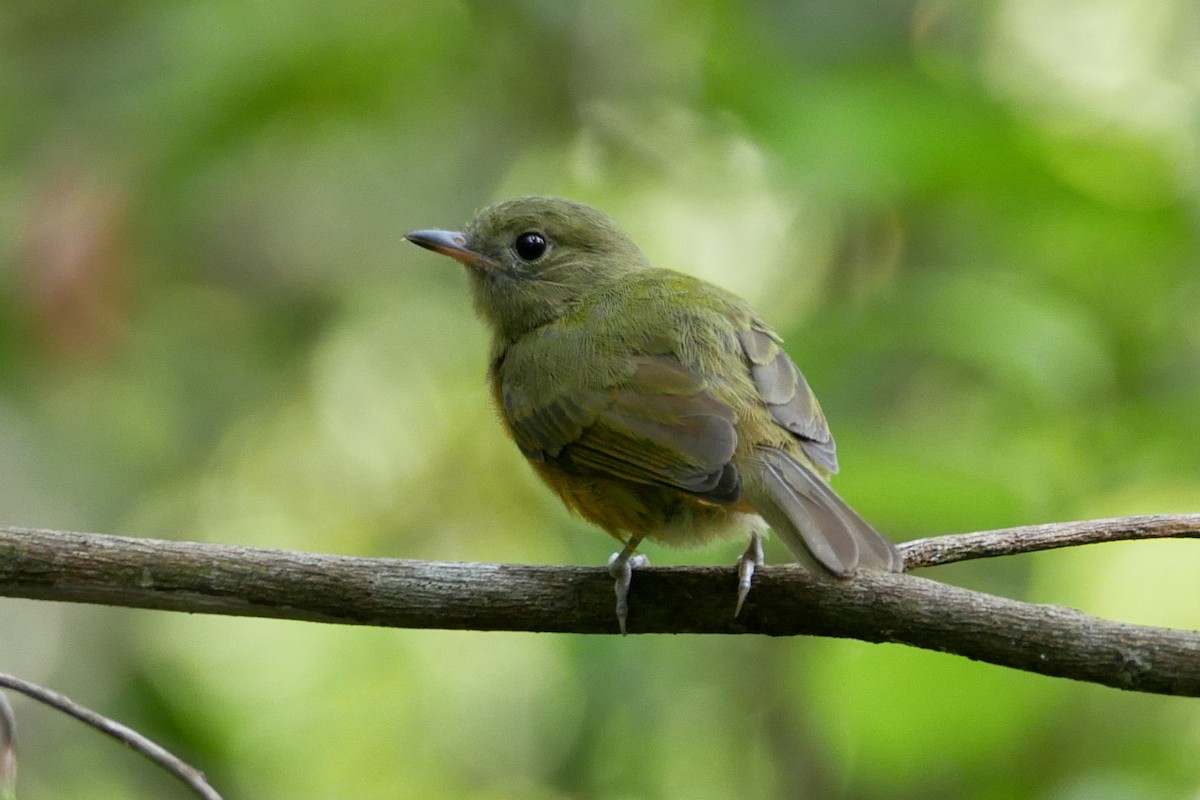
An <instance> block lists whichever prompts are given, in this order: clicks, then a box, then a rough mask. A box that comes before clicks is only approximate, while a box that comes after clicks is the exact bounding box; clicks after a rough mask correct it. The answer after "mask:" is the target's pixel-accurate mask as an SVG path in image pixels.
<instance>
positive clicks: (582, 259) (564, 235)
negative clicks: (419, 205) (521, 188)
mask: <svg viewBox="0 0 1200 800" xmlns="http://www.w3.org/2000/svg"><path fill="white" fill-rule="evenodd" d="M405 238H406V239H408V240H409V241H410V242H412V243H413V244H418V245H420V246H421V247H425V248H428V249H430V250H433V251H435V252H438V253H442V254H444V255H448V256H450V257H451V258H454V259H455V260H457V261H460V262H462V263H463V264H465V265H466V266H467V274H468V275H469V276H470V280H471V289H472V292H473V294H474V297H475V306H476V308H477V309H478V310H479V313H480V314H481V315H482V316H483V317H484V318H485V319H486V320H487V321H488V322H489V323H491V325H492V327H493V329H494V330H495V332H496V333H497V334H498V335H500V336H502V337H504V338H507V339H515V338H517V337H519V336H521V335H522V334H523V333H526V332H528V331H530V330H533V329H534V328H537V327H539V326H541V325H544V324H546V323H547V322H550V321H552V320H555V319H558V318H559V317H561V316H563V315H564V314H567V313H569V312H570V311H571V310H572V309H573V308H574V307H575V306H576V305H577V304H578V302H579V301H580V299H581V298H582V297H583V296H585V295H586V294H588V293H589V292H590V291H591V290H593V289H594V288H596V287H597V286H600V285H601V284H603V283H605V282H606V281H609V280H612V279H615V278H618V277H620V276H621V275H623V274H626V273H629V272H633V271H637V270H642V269H647V268H648V267H649V266H650V264H649V262H647V260H646V257H645V256H644V255H643V254H642V251H641V250H639V249H638V246H637V245H636V244H634V243H633V240H632V239H630V238H629V236H627V235H626V234H625V232H624V231H623V230H621V228H620V227H619V226H618V225H617V223H615V222H613V220H612V219H611V218H609V217H608V216H607V215H605V214H603V213H602V212H600V211H597V210H596V209H594V208H592V207H591V206H586V205H584V204H582V203H576V202H573V201H571V200H564V199H562V198H558V197H521V198H517V199H516V200H507V201H505V202H502V203H497V204H496V205H492V206H488V207H487V208H485V209H483V210H482V211H480V212H479V213H478V214H476V215H475V218H474V219H473V220H471V222H470V223H469V224H468V225H467V227H466V229H465V230H463V231H443V230H420V231H413V232H412V233H409V234H407V235H406V236H405Z"/></svg>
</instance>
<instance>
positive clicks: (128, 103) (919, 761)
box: [0, 0, 1200, 800]
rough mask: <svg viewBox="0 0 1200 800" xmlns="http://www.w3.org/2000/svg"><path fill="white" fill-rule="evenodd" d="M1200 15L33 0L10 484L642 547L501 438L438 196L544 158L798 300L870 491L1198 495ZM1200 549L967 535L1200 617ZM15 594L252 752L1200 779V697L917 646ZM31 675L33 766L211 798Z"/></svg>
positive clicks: (614, 777)
mask: <svg viewBox="0 0 1200 800" xmlns="http://www.w3.org/2000/svg"><path fill="white" fill-rule="evenodd" d="M1197 22H1198V20H1197V12H1196V10H1195V8H1194V7H1193V5H1192V4H1189V3H1186V2H1183V0H1162V2H1156V3H1149V4H1141V3H1128V4H1118V3H1099V4H1076V3H1070V4H1060V3H1054V2H1051V0H995V1H994V2H988V3H960V2H953V1H951V2H893V3H866V2H847V3H832V2H802V3H791V4H789V3H746V4H743V3H731V2H707V3H671V2H656V3H641V4H583V3H558V2H550V1H549V0H546V1H545V2H540V1H535V0H523V2H518V3H506V4H489V3H476V2H466V3H461V4H442V3H428V4H426V3H420V2H417V3H407V4H399V5H397V4H389V3H383V2H377V1H373V0H362V2H354V3H342V4H328V3H315V2H299V3H292V4H277V3H264V2H250V3H246V2H229V0H216V1H215V2H207V3H201V2H194V1H193V0H184V1H183V2H177V3H158V4H151V3H145V2H141V1H140V0H123V2H116V3H84V2H65V1H64V0H57V1H56V2H32V0H12V1H11V2H9V3H7V4H6V5H5V6H4V8H3V9H2V10H0V105H2V107H3V108H4V109H5V111H4V113H3V114H0V521H2V522H4V523H6V524H19V525H31V526H41V527H62V528H78V529H87V530H100V531H110V532H114V533H127V534H139V535H152V536H164V537H178V538H199V539H206V540H212V541H222V542H231V543H241V544H250V545H265V546H278V547H289V548H300V549H312V550H327V551H335V552H345V553H356V554H372V555H390V556H401V557H407V558H425V559H463V560H466V559H483V560H507V561H533V562H570V563H595V564H600V563H603V561H604V559H605V557H606V556H607V554H608V553H609V552H610V550H611V549H612V543H611V542H609V541H607V540H606V539H605V538H604V537H603V535H602V534H600V533H598V532H595V531H592V530H590V529H589V528H587V526H585V525H583V524H581V523H579V522H578V521H574V520H571V519H569V518H568V517H567V515H566V514H565V512H564V511H563V510H562V509H561V508H560V507H559V506H558V505H557V502H556V501H555V500H554V499H553V498H552V497H550V496H549V495H548V493H547V492H546V491H545V490H544V489H543V488H542V487H540V486H539V485H538V484H537V482H536V480H535V479H534V478H533V476H532V475H531V474H530V472H529V471H528V469H527V468H526V467H524V465H523V464H522V463H521V461H520V456H519V455H518V454H517V452H516V450H515V448H513V447H511V445H509V444H508V443H507V442H505V441H504V440H503V438H502V434H501V432H500V429H499V426H498V425H497V423H496V421H495V419H494V415H493V413H492V411H491V410H490V409H489V408H488V406H487V403H488V399H487V393H486V388H485V386H484V383H483V381H482V379H481V374H482V372H483V369H484V363H485V349H486V342H485V336H484V331H483V330H482V326H481V325H480V324H479V323H478V322H477V321H476V320H475V319H474V318H473V315H472V312H471V309H470V307H469V303H468V299H467V294H466V287H465V281H464V279H463V277H462V276H461V275H459V274H458V273H457V271H456V269H455V268H454V265H453V264H452V263H451V262H449V261H445V260H441V259H434V258H431V257H427V256H426V254H423V253H422V252H421V251H419V250H417V249H416V248H414V247H411V246H408V245H405V244H404V243H402V241H401V239H400V236H401V235H402V234H403V233H404V232H405V231H408V230H412V229H415V228H422V227H453V226H457V225H459V224H461V223H463V222H465V221H466V220H467V219H468V218H469V216H470V215H471V213H472V211H473V210H474V209H476V208H478V207H480V206H483V205H485V204H486V203H489V202H491V201H494V200H496V199H500V198H503V197H508V196H512V195H516V194H521V193H539V194H564V195H568V196H571V197H573V198H575V199H578V200H581V201H584V202H588V203H591V204H593V205H596V206H599V207H601V208H603V209H604V210H605V211H607V212H609V213H610V214H611V215H613V216H614V217H615V218H616V219H617V220H618V221H619V222H621V224H622V225H623V226H624V227H625V228H626V229H627V230H629V231H630V233H631V234H632V235H633V236H634V237H635V238H636V239H637V240H638V241H639V243H641V244H642V245H643V246H644V248H645V249H646V251H647V252H648V253H649V255H650V256H651V259H652V260H653V261H655V263H657V264H658V265H660V266H665V267H672V268H677V269H686V270H690V271H693V272H695V273H696V274H699V275H701V276H702V277H704V278H706V279H708V280H713V281H715V282H717V283H720V284H722V285H725V286H727V287H729V288H731V289H733V290H735V291H737V292H738V293H740V294H742V295H743V296H745V297H746V299H747V300H749V301H751V302H752V303H753V304H754V305H755V306H756V307H757V308H759V309H760V310H761V311H762V312H763V313H764V315H765V316H766V317H767V318H768V319H769V320H770V321H771V322H772V323H773V324H774V325H775V326H776V327H777V328H778V329H779V330H780V331H781V332H782V333H783V334H784V335H785V337H786V338H787V340H788V348H789V351H790V352H791V354H792V356H793V357H794V358H795V359H796V361H797V362H798V363H799V364H800V365H801V367H802V368H803V369H804V370H805V374H806V375H807V377H808V379H809V381H810V383H812V385H813V386H814V388H815V389H816V390H817V393H818V395H819V396H820V397H821V401H822V403H823V405H824V407H825V410H826V412H827V414H828V416H829V419H830V423H831V426H832V428H833V431H834V434H835V435H836V436H837V437H838V441H839V444H840V455H841V461H842V464H843V474H842V475H840V476H839V477H838V483H837V485H838V488H839V491H841V492H842V493H843V494H844V495H845V496H846V497H847V499H849V500H850V501H851V502H852V503H853V504H854V505H855V506H856V507H858V508H860V509H861V510H862V511H863V512H864V513H865V514H866V515H867V516H868V517H869V518H871V519H872V520H873V521H875V522H876V523H877V524H878V526H879V527H880V528H881V529H882V530H884V531H887V532H889V533H891V534H892V535H894V536H895V537H896V538H901V539H902V538H909V537H914V536H919V535H929V534H934V533H942V532H952V531H958V530H964V529H980V528H987V527H994V526H1005V525H1012V524H1020V523H1027V522H1035V521H1049V520H1064V519H1079V518H1086V517H1092V516H1116V515H1122V514H1131V513H1141V512H1150V511H1196V510H1197V498H1198V497H1200V448H1198V447H1197V442H1200V413H1197V409H1200V314H1198V312H1197V309H1200V268H1198V267H1197V264H1198V263H1200V244H1198V241H1197V235H1196V219H1197V218H1198V211H1200V209H1198V208H1197V198H1198V197H1200V171H1198V170H1197V169H1196V157H1197V153H1200V139H1198V138H1197V128H1196V126H1195V119H1194V117H1195V114H1194V109H1195V107H1196V104H1197V102H1198V101H1200V85H1198V84H1197V82H1196V79H1195V75H1194V74H1193V73H1194V69H1193V67H1194V62H1195V59H1194V54H1195V52H1196V48H1197V47H1198V46H1200V39H1198V35H1197V32H1198V31H1200V25H1198V24H1197ZM1189 65H1190V66H1189ZM1189 69H1191V72H1189V71H1188V70H1189ZM738 549H740V548H738V547H731V548H729V549H728V552H727V551H726V550H722V549H719V548H718V549H714V550H711V551H706V552H703V553H673V552H669V551H662V550H654V549H652V550H651V551H650V555H651V558H652V559H653V560H654V561H656V562H657V563H675V562H685V561H686V562H696V561H700V562H704V561H708V562H721V561H729V562H730V563H732V559H733V557H734V556H735V555H736V552H737V550H738ZM769 557H772V558H774V559H775V560H779V559H781V558H783V557H784V556H783V553H782V549H781V548H778V546H777V543H771V547H770V551H769ZM1197 574H1200V553H1198V552H1197V548H1196V547H1194V546H1190V545H1189V543H1187V542H1181V543H1170V544H1167V543H1152V542H1148V543H1139V544H1133V545H1128V546H1124V547H1121V546H1112V547H1111V548H1109V547H1102V548H1094V549H1091V548H1089V549H1079V550H1074V551H1067V552H1063V553H1047V554H1041V555H1037V556H1029V557H1023V558H1018V559H1009V560H1006V561H1004V562H996V563H990V564H979V565H972V566H970V567H962V568H957V569H950V570H946V571H944V572H939V573H936V574H935V575H933V576H934V577H940V578H944V579H946V580H953V581H959V582H963V583H967V584H970V585H972V586H975V587H978V588H984V589H988V590H992V591H996V592H1002V593H1006V594H1009V595H1012V596H1019V597H1023V598H1027V599H1031V600H1035V601H1038V602H1057V603H1065V604H1070V605H1074V606H1077V607H1079V608H1082V609H1084V610H1086V611H1089V612H1092V613H1098V614H1103V615H1106V616H1110V617H1114V618H1119V619H1126V620H1129V621H1136V622H1144V623H1150V624H1161V625H1174V626H1184V627H1192V628H1195V627H1198V626H1200V594H1198V593H1197V589H1196V580H1195V576H1196V575H1197ZM731 602H732V597H731ZM0 640H2V641H4V642H5V644H6V646H5V648H4V651H3V652H4V662H5V664H4V666H5V669H6V670H8V671H12V672H18V673H21V674H23V675H24V676H25V677H27V678H30V679H36V680H40V681H41V682H43V683H48V684H52V685H54V686H55V687H57V688H60V689H62V690H64V691H66V692H67V693H68V694H70V695H71V696H72V697H74V698H76V699H78V700H80V701H82V702H85V703H89V704H91V705H93V706H96V707H98V708H100V709H102V710H103V711H105V712H107V713H110V714H112V715H114V716H116V717H118V718H120V719H122V720H123V721H125V722H128V723H130V724H132V725H134V726H135V727H138V728H140V729H141V730H143V731H144V732H145V733H147V734H149V735H152V736H157V737H159V738H161V739H162V740H163V741H164V743H166V744H167V745H168V746H174V747H176V748H177V749H179V750H180V751H181V752H182V754H183V755H185V756H186V757H187V758H189V759H191V760H192V761H193V762H195V763H196V764H197V765H199V766H200V767H201V768H203V769H204V770H205V771H206V773H207V774H208V775H209V776H210V777H211V778H212V779H213V781H214V782H215V783H216V784H217V785H218V786H219V787H220V788H222V789H223V790H225V791H226V792H227V793H228V794H229V796H231V797H232V796H245V797H251V796H253V797H261V798H274V797H279V798H284V797H287V798H292V797H414V798H415V797H420V798H429V797H454V798H499V797H532V798H543V797H544V798H551V797H614V798H619V797H696V798H702V797H729V796H735V795H736V796H742V797H794V796H816V797H848V798H850V797H853V798H868V797H889V798H892V797H928V796H935V797H936V796H944V797H951V796H952V797H964V798H981V800H982V799H990V798H999V797H1013V796H1021V797H1045V798H1075V797H1098V796H1103V797H1114V798H1125V797H1130V798H1132V797H1179V796H1188V795H1192V794H1195V793H1196V792H1197V791H1200V782H1198V780H1200V779H1198V778H1197V772H1196V768H1195V753H1196V752H1198V751H1200V715H1198V712H1197V710H1196V708H1195V707H1194V704H1189V703H1186V702H1183V701H1178V700H1172V699H1169V698H1158V697H1143V696H1137V695H1125V694H1121V693H1119V692H1115V691H1113V690H1109V689H1103V688H1099V687H1093V686H1081V685H1074V684H1068V683H1066V682H1063V681H1056V680H1051V679H1048V678H1040V677H1036V676H1029V675H1023V674H1018V673H1013V672H1009V671H1005V670H1001V669H997V668H992V667H987V666H982V665H978V664H973V663H970V662H967V661H963V660H958V659H955V658H952V657H949V656H942V655H938V654H932V653H923V652H922V653H918V652H915V651H910V650H906V649H902V648H898V647H891V646H869V645H865V644H861V643H853V642H833V641H810V640H797V641H766V640H750V639H747V640H744V641H732V640H724V639H701V638H695V637H686V638H685V637H659V638H641V637H630V638H627V639H624V640H616V639H611V640H609V639H595V638H593V639H585V638H580V637H569V636H533V635H499V634H470V633H445V632H415V631H364V630H352V629H346V630H342V629H335V628H326V627H321V626H315V625H300V624H296V623H283V622H271V621H251V620H238V619H214V618H202V617H187V616H183V615H176V614H160V613H150V612H129V611H121V610H108V609H86V608H65V607H47V606H46V604H37V603H30V602H20V601H4V602H2V603H0ZM18 712H19V713H20V714H21V717H22V719H21V724H22V743H21V747H22V764H21V770H22V782H23V783H22V787H21V788H22V792H21V793H22V796H28V797H34V796H36V797H81V796H88V797H109V796H111V797H134V796H144V797H152V796H153V797H163V796H182V795H181V794H176V795H169V793H170V792H172V791H178V790H176V789H175V788H174V787H170V788H168V786H169V784H165V783H164V781H163V780H162V779H161V778H160V777H159V776H156V775H151V772H150V768H149V767H148V766H146V765H144V764H143V763H141V762H140V761H139V760H138V759H136V758H134V757H132V756H130V755H129V754H126V753H122V752H120V751H116V752H111V750H112V748H110V747H109V746H108V745H107V744H106V743H104V742H103V741H101V740H99V739H94V738H92V734H90V733H88V732H86V731H83V730H82V729H79V728H76V727H74V726H72V725H70V724H68V723H65V722H59V721H51V720H50V719H48V715H47V713H46V712H42V711H36V710H34V709H32V708H30V707H28V706H19V707H18Z"/></svg>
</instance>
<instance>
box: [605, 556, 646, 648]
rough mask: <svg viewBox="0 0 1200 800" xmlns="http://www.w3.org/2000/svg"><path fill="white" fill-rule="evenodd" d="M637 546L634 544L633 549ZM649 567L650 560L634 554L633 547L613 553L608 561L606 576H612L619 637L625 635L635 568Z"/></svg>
mask: <svg viewBox="0 0 1200 800" xmlns="http://www.w3.org/2000/svg"><path fill="white" fill-rule="evenodd" d="M636 546H637V545H636V544H635V545H634V547H636ZM649 565H650V559H649V558H647V557H646V556H644V555H642V554H641V553H638V554H636V555H635V554H634V552H633V547H630V546H628V545H626V547H625V549H623V550H622V551H621V552H619V553H613V554H612V555H611V556H610V557H609V559H608V574H609V575H612V576H613V580H614V582H615V583H614V586H613V588H614V589H615V590H616V592H617V624H618V625H620V626H621V635H622V636H624V635H625V632H626V631H625V618H626V617H627V616H629V584H630V583H631V582H632V581H633V571H634V569H636V568H637V567H646V566H649Z"/></svg>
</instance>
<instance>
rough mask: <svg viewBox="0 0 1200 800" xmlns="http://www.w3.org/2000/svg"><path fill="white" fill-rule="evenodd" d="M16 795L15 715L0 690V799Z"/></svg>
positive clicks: (12, 798)
mask: <svg viewBox="0 0 1200 800" xmlns="http://www.w3.org/2000/svg"><path fill="white" fill-rule="evenodd" d="M16 796H17V717H16V715H15V714H13V710H12V706H11V705H9V703H8V697H7V696H5V694H4V692H0V800H14V798H16Z"/></svg>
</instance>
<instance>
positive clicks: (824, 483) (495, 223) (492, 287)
mask: <svg viewBox="0 0 1200 800" xmlns="http://www.w3.org/2000/svg"><path fill="white" fill-rule="evenodd" d="M404 238H405V239H407V240H408V241H410V242H412V243H413V244H416V245H419V246H421V247H423V248H426V249H429V250H432V251H434V252H437V253H440V254H443V255H447V256H450V257H451V258H453V259H455V260H456V261H458V262H460V263H461V264H463V265H464V266H465V267H466V273H467V276H468V283H469V286H470V292H471V295H472V299H473V301H474V306H475V309H476V311H477V312H478V315H479V316H480V317H481V318H482V319H483V321H484V322H485V323H486V325H487V327H488V328H489V329H490V332H491V350H490V355H489V361H488V370H487V375H488V384H489V386H490V389H491V394H492V399H493V401H494V402H495V405H496V408H497V409H498V411H499V417H500V420H501V422H502V424H503V427H504V429H505V431H506V432H507V434H508V436H509V437H510V438H511V439H512V440H513V441H514V442H515V443H516V445H517V447H518V448H519V449H520V451H521V453H522V454H523V455H524V457H525V458H526V459H527V460H528V462H529V463H530V464H531V465H532V467H533V469H534V470H535V471H536V472H537V474H538V475H539V476H540V477H541V479H542V480H543V481H544V482H545V483H546V484H547V485H548V486H549V487H550V488H551V489H552V490H553V491H554V492H555V493H557V495H558V496H559V497H560V498H561V500H562V502H563V503H564V504H565V505H566V506H567V507H568V508H570V509H571V510H572V511H574V512H576V513H577V514H579V515H580V516H582V517H583V518H584V519H586V520H588V521H590V522H592V523H594V524H595V525H596V526H598V527H599V528H601V529H602V530H604V531H606V532H607V533H609V534H610V535H611V536H613V537H614V538H615V539H617V541H618V542H620V544H621V549H620V550H619V551H618V552H616V553H614V554H613V555H612V557H611V558H610V559H609V563H608V569H609V573H610V575H611V576H612V578H613V579H614V591H615V594H616V617H617V623H618V628H619V630H620V632H621V633H622V634H624V633H626V631H627V620H628V614H629V602H628V597H629V587H630V585H631V582H632V576H633V572H634V570H635V569H636V568H638V567H643V566H645V565H646V564H648V563H649V562H648V559H647V558H646V557H645V556H644V555H643V554H640V553H638V552H637V549H638V547H639V546H640V545H641V543H642V542H643V541H644V540H650V541H654V542H658V543H661V544H664V545H668V546H671V545H675V546H697V545H703V544H705V543H707V542H710V541H713V540H716V539H722V538H729V537H739V536H741V537H745V536H747V535H748V536H749V544H748V546H747V548H746V550H745V552H744V553H743V554H742V555H741V556H740V557H739V558H738V560H737V572H738V588H737V598H736V604H735V607H734V615H735V616H737V615H738V614H739V613H740V612H741V610H742V607H743V605H744V603H745V601H746V598H747V596H748V594H749V592H750V587H751V585H752V581H753V576H754V572H755V569H756V568H758V567H761V566H762V565H763V563H764V556H763V545H762V542H763V536H764V535H765V534H766V532H767V531H768V529H769V530H770V531H772V532H773V533H774V535H776V536H777V537H778V538H779V539H780V540H781V541H782V543H783V544H784V545H785V546H786V547H787V549H788V550H789V551H790V553H791V554H792V555H793V556H794V557H795V558H796V560H797V561H798V562H800V563H801V564H803V565H805V566H806V567H807V568H809V569H810V570H811V571H815V572H816V573H818V574H823V575H828V576H832V577H833V578H836V579H840V580H843V581H845V580H850V579H852V578H853V577H854V576H855V574H857V573H858V572H859V571H860V570H879V571H885V572H902V571H903V570H904V560H903V558H902V557H901V555H900V553H899V551H898V549H897V548H896V546H895V544H894V543H893V542H892V541H890V540H889V539H887V538H886V537H884V536H883V535H882V534H880V533H879V532H878V531H877V530H876V529H875V528H874V527H872V526H871V524H870V523H868V522H867V521H866V520H865V519H863V517H862V516H860V515H859V514H858V513H857V512H856V511H854V510H853V509H852V508H851V507H850V506H849V505H848V504H847V503H846V502H845V501H844V500H842V498H841V497H839V496H838V495H837V494H836V493H835V492H834V490H833V489H832V488H831V487H830V485H829V482H828V481H829V478H830V476H832V475H833V474H834V473H836V472H837V471H838V459H837V448H836V446H835V444H834V440H833V435H832V434H831V433H830V430H829V425H828V423H827V422H826V419H825V414H824V412H823V411H822V409H821V405H820V403H818V401H817V398H816V395H815V394H814V393H813V391H812V389H811V387H810V386H809V384H808V381H807V380H806V379H805V377H804V375H803V374H802V373H801V372H800V370H799V368H797V366H796V364H795V362H793V361H792V359H791V358H790V357H789V356H788V354H787V353H786V352H785V351H784V349H783V341H782V339H781V338H780V336H779V335H778V334H777V333H776V332H775V331H774V330H773V329H772V328H771V327H770V326H769V325H768V324H767V323H766V322H765V321H764V320H763V319H762V317H761V316H759V315H758V314H757V313H756V312H755V311H754V310H753V309H752V308H751V307H750V305H749V304H748V303H746V302H745V301H744V300H742V299H741V298H740V297H738V296H737V295H735V294H733V293H731V292H729V291H727V290H725V289H722V288H720V287H718V286H716V285H714V284H712V283H709V282H706V281H704V280H702V279H700V278H697V277H694V276H691V275H687V274H685V273H681V272H676V271H673V270H669V269H661V268H657V267H655V266H653V265H652V264H651V263H650V261H649V260H648V259H647V257H646V256H645V254H644V253H643V252H642V250H641V249H640V248H639V247H638V246H637V244H636V243H634V241H633V240H632V239H631V238H630V237H629V236H628V235H627V234H626V233H625V231H624V230H622V229H621V227H620V226H619V225H618V224H617V223H616V222H615V221H614V220H613V219H612V218H611V217H609V216H608V215H607V214H605V213H603V212H601V211H599V210H597V209H595V208H592V207H591V206H588V205H585V204H583V203H579V202H575V201H572V200H568V199H565V198H560V197H540V196H529V197H518V198H516V199H512V200H506V201H503V202H499V203H495V204H493V205H490V206H487V207H485V208H483V209H482V210H481V211H479V212H478V213H477V214H476V215H475V216H474V218H473V219H472V220H471V221H470V222H469V223H468V224H467V225H466V227H465V228H464V229H462V230H461V231H455V230H442V229H423V230H416V231H413V232H411V233H408V234H406V235H405V237H404Z"/></svg>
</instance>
